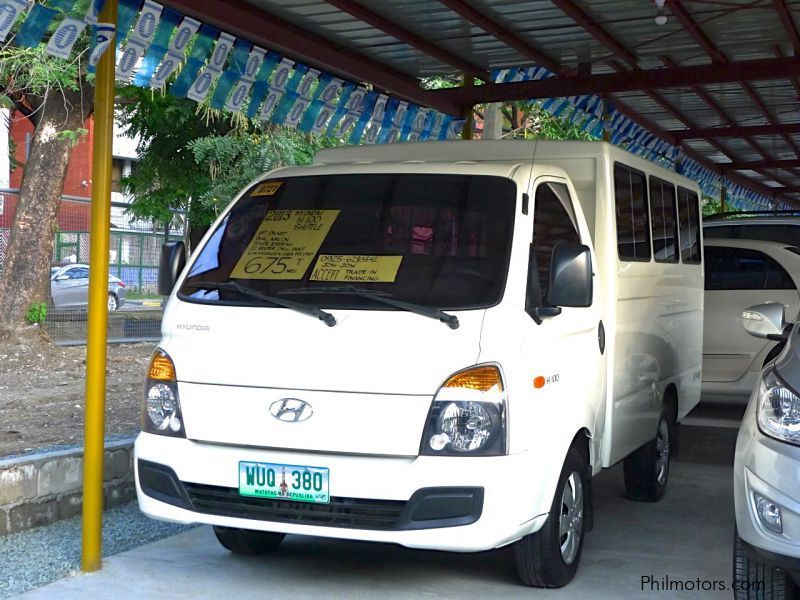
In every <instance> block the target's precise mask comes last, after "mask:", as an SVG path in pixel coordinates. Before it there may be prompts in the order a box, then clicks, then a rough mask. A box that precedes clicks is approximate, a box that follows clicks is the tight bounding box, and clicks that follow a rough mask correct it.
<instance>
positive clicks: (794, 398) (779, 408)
mask: <svg viewBox="0 0 800 600" xmlns="http://www.w3.org/2000/svg"><path fill="white" fill-rule="evenodd" d="M758 426H759V429H761V431H762V433H764V434H765V435H768V436H770V437H774V438H775V439H778V440H781V441H783V442H789V443H790V444H797V445H800V396H798V395H797V394H795V393H794V391H792V390H791V389H790V388H788V387H787V386H786V385H785V384H784V383H783V381H781V379H780V378H779V377H778V376H777V375H776V373H775V371H774V370H772V371H770V372H769V373H767V374H766V375H764V378H763V380H762V381H761V386H760V389H759V398H758Z"/></svg>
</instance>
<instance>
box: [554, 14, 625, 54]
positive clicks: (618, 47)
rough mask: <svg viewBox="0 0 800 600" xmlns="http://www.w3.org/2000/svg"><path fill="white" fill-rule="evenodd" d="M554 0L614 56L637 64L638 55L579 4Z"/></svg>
mask: <svg viewBox="0 0 800 600" xmlns="http://www.w3.org/2000/svg"><path fill="white" fill-rule="evenodd" d="M552 2H553V4H555V5H556V6H557V7H558V8H559V9H561V11H562V12H564V13H566V14H567V15H568V16H569V17H570V18H571V19H572V20H573V21H575V22H576V23H577V24H578V25H580V26H581V27H583V29H585V30H586V31H588V32H589V33H590V34H591V35H592V37H594V38H595V39H596V40H598V41H599V42H600V43H602V44H603V45H604V46H605V47H606V48H608V49H609V50H611V51H612V52H613V53H614V56H618V57H620V58H622V59H624V60H625V62H627V63H628V64H631V65H634V66H635V65H636V63H637V62H638V60H637V58H636V55H635V54H634V53H633V52H631V51H630V50H628V49H627V48H626V47H625V46H623V45H622V44H621V43H620V42H618V41H617V39H616V38H615V37H614V36H612V35H611V34H610V33H608V32H607V31H606V30H605V29H603V28H602V27H600V26H599V25H597V23H595V20H594V19H593V18H592V17H590V16H589V15H588V14H586V13H585V12H584V11H583V10H582V9H581V8H580V7H579V6H578V5H577V4H575V3H574V2H572V0H552Z"/></svg>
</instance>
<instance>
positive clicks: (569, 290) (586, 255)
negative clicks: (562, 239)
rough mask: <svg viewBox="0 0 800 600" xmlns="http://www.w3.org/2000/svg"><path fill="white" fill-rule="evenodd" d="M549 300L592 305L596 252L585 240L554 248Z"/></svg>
mask: <svg viewBox="0 0 800 600" xmlns="http://www.w3.org/2000/svg"><path fill="white" fill-rule="evenodd" d="M547 303H548V304H550V305H552V306H567V307H586V306H591V305H592V254H591V251H590V250H589V246H584V245H583V244H559V245H558V246H556V247H555V248H553V258H552V261H551V262H550V285H549V286H548V292H547Z"/></svg>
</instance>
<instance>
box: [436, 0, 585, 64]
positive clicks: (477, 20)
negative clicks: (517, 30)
mask: <svg viewBox="0 0 800 600" xmlns="http://www.w3.org/2000/svg"><path fill="white" fill-rule="evenodd" d="M439 2H440V3H441V4H444V5H445V6H446V7H447V8H449V9H450V10H452V11H453V12H454V13H456V14H457V15H459V16H460V17H461V18H462V19H464V20H466V21H469V22H470V23H472V24H473V25H476V26H477V27H480V28H481V29H483V30H484V31H485V32H486V33H488V34H489V35H491V36H493V37H495V38H497V39H498V40H500V41H501V42H503V43H504V44H505V45H506V46H509V47H511V48H514V50H516V51H517V52H519V53H520V54H522V55H523V56H526V57H528V58H530V59H531V60H532V61H534V62H535V63H536V64H537V65H540V66H542V67H545V68H547V69H550V70H551V71H553V72H554V73H558V74H559V75H571V74H572V69H569V68H567V67H564V66H563V65H561V64H560V63H559V62H558V61H556V60H554V59H553V58H551V57H549V56H547V54H545V53H544V52H542V51H541V50H539V49H538V48H535V47H534V46H532V45H531V44H529V43H528V42H526V41H525V40H523V39H521V38H520V37H518V36H516V35H514V34H513V33H510V32H509V31H508V30H506V29H505V28H504V27H502V26H501V25H499V24H498V23H496V22H495V21H493V20H492V19H490V18H489V17H487V16H486V15H485V13H483V12H480V11H478V10H476V9H474V8H472V7H471V6H470V5H469V4H467V3H466V2H463V0H439Z"/></svg>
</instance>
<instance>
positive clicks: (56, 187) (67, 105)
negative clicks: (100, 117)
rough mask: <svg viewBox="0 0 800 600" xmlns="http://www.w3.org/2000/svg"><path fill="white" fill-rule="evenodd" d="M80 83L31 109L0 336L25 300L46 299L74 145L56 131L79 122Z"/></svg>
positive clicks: (16, 324) (0, 294)
mask: <svg viewBox="0 0 800 600" xmlns="http://www.w3.org/2000/svg"><path fill="white" fill-rule="evenodd" d="M83 87H84V90H80V89H79V90H77V91H71V90H62V91H60V92H58V91H54V90H53V91H51V92H50V93H49V94H48V95H47V96H46V97H44V98H43V99H42V102H41V106H39V107H37V110H36V111H35V112H34V115H35V117H34V118H35V121H36V131H35V133H34V137H33V140H32V143H31V149H30V155H29V157H28V160H27V163H26V165H25V173H24V176H23V179H22V187H21V188H20V192H19V202H18V203H17V210H16V214H15V216H14V223H13V225H12V227H11V238H10V240H9V244H8V248H7V250H6V258H5V264H4V266H3V271H2V276H0V307H2V309H0V340H3V339H8V338H11V337H14V336H15V332H16V331H17V330H18V329H19V328H20V327H21V326H22V325H23V324H24V317H25V313H26V312H27V310H28V308H30V306H31V304H33V303H38V302H48V301H49V299H50V277H49V275H50V266H51V261H52V258H53V244H54V240H55V233H56V226H57V225H58V209H59V205H60V203H61V194H62V190H63V189H64V179H65V178H66V175H67V167H68V165H69V158H70V154H71V152H72V147H73V145H74V142H73V141H71V140H70V138H69V136H59V135H58V133H59V132H61V131H77V130H78V129H80V128H82V127H83V126H84V123H85V121H86V119H87V118H88V116H89V114H90V113H91V111H92V101H93V99H92V95H91V88H89V87H88V86H83ZM82 91H83V92H84V93H82ZM86 92H88V93H86Z"/></svg>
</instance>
